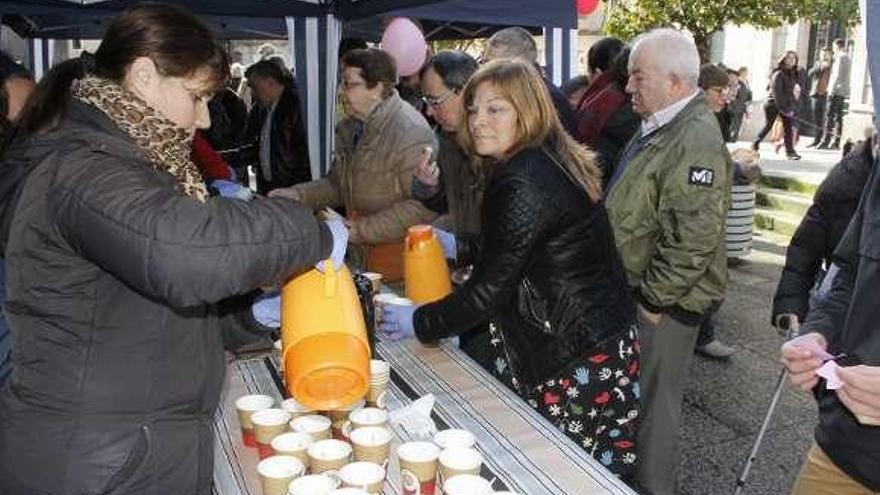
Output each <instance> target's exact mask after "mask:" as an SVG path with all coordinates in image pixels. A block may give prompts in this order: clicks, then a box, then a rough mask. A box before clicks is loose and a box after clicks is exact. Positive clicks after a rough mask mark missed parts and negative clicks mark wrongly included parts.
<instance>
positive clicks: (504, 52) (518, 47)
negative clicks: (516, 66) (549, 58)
mask: <svg viewBox="0 0 880 495" xmlns="http://www.w3.org/2000/svg"><path fill="white" fill-rule="evenodd" d="M499 58H518V59H521V60H525V61H526V62H528V63H531V64H535V65H536V66H537V64H538V45H537V44H535V38H533V37H532V34H531V33H529V32H528V31H526V30H525V29H523V28H521V27H516V26H515V27H509V28H505V29H502V30H500V31H498V32H497V33H495V34H493V35H492V36H491V37H490V38H489V39H488V40H486V50H485V51H484V52H483V57H482V59H481V61H482V63H486V62H490V61H492V60H495V59H499ZM538 72H539V73H541V74H543V72H542V71H541V70H540V69H539V70H538ZM543 79H544V84H545V85H546V86H547V91H549V92H550V98H551V99H552V100H553V106H554V107H556V113H557V114H558V115H559V120H561V121H562V126H563V127H565V130H566V131H568V133H569V134H571V135H572V136H576V135H577V123H576V122H575V119H574V108H572V106H571V104H570V103H569V102H568V98H567V97H566V96H565V93H563V92H562V90H560V89H559V88H557V87H556V85H555V84H553V83H552V82H551V81H550V80H549V79H547V77H546V76H544V77H543Z"/></svg>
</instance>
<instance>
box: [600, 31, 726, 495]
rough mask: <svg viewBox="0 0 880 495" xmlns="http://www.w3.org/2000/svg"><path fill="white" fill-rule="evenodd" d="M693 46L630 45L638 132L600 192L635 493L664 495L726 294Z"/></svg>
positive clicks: (716, 137) (644, 39)
mask: <svg viewBox="0 0 880 495" xmlns="http://www.w3.org/2000/svg"><path fill="white" fill-rule="evenodd" d="M699 72H700V59H699V55H698V54H697V48H696V46H695V45H694V42H693V41H692V40H691V39H690V38H688V37H686V36H685V35H684V34H682V33H680V32H678V31H676V30H673V29H656V30H653V31H650V32H648V33H646V34H644V35H642V36H641V37H640V38H638V39H637V40H636V42H635V44H634V46H633V49H632V53H631V55H630V59H629V74H630V76H629V82H628V84H627V87H626V90H627V92H628V93H630V94H631V95H632V103H633V110H634V111H635V112H636V114H638V115H639V116H640V117H641V121H642V122H641V127H640V129H639V130H638V131H637V132H636V135H635V137H634V138H633V139H632V141H630V143H629V144H628V145H627V147H626V148H625V149H624V151H623V153H622V154H621V158H620V162H619V163H618V165H617V167H616V168H615V172H614V175H613V176H612V177H611V179H610V181H609V184H608V188H609V194H608V198H607V202H606V204H607V208H608V214H609V217H610V219H611V223H612V225H613V227H614V234H615V240H616V242H617V248H618V250H619V251H620V255H621V258H622V259H623V264H624V267H625V268H626V271H627V277H628V280H629V284H630V286H631V287H632V290H633V292H634V294H635V297H636V299H637V300H638V301H639V309H638V313H639V315H638V316H639V322H640V324H641V327H642V329H641V333H640V341H641V378H640V383H641V402H642V417H641V421H642V423H641V426H640V428H639V435H638V440H637V442H638V444H637V451H638V455H639V458H640V459H639V463H640V467H639V471H638V474H637V481H638V482H639V484H641V485H642V487H643V488H644V489H645V490H646V491H647V492H648V493H652V494H655V495H660V494H673V493H675V491H676V489H675V488H676V475H677V473H678V467H679V463H680V456H679V449H678V430H679V424H680V420H681V401H682V397H683V394H684V387H685V385H686V382H687V376H688V369H689V367H690V362H691V356H692V354H693V351H694V345H695V343H696V339H697V333H698V327H699V324H700V321H701V320H702V319H703V317H704V316H705V315H706V314H707V313H708V312H709V311H710V308H712V307H713V306H714V305H716V304H718V303H720V301H721V299H722V297H723V296H724V291H725V286H726V283H727V254H726V252H725V246H724V219H725V216H726V214H727V208H728V197H729V193H730V186H731V180H732V179H731V176H732V170H733V164H732V162H731V160H730V155H729V154H728V153H727V149H726V148H725V146H724V142H723V140H722V139H721V132H720V129H719V127H718V122H717V120H716V119H715V116H714V115H712V112H711V111H710V110H709V108H708V106H707V104H706V98H705V96H704V95H703V94H702V93H701V92H700V90H699V89H698V87H697V81H698V77H699Z"/></svg>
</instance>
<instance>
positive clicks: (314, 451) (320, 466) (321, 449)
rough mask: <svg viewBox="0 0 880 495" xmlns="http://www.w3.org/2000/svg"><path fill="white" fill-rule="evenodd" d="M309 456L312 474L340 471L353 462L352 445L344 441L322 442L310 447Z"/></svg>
mask: <svg viewBox="0 0 880 495" xmlns="http://www.w3.org/2000/svg"><path fill="white" fill-rule="evenodd" d="M308 454H309V470H310V471H311V473H312V474H320V473H325V472H327V471H339V470H340V469H342V466H345V465H346V464H348V463H349V461H350V460H351V445H349V444H347V443H345V442H343V441H342V440H321V441H319V442H315V443H313V444H312V445H311V446H310V447H309V449H308Z"/></svg>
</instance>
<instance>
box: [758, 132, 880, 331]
mask: <svg viewBox="0 0 880 495" xmlns="http://www.w3.org/2000/svg"><path fill="white" fill-rule="evenodd" d="M873 163H874V157H873V156H872V155H871V142H870V140H869V141H866V142H865V143H862V144H860V145H858V146H857V147H856V149H854V150H853V152H852V153H850V154H849V155H847V156H846V157H844V159H843V160H841V161H840V163H838V164H837V165H835V166H834V168H832V169H831V171H830V172H829V173H828V176H827V177H825V180H823V181H822V184H821V185H820V186H819V189H818V190H817V191H816V195H815V196H814V198H813V204H812V206H810V208H809V209H808V210H807V213H806V215H805V216H804V219H803V220H801V224H800V225H799V226H798V229H797V231H796V232H795V233H794V237H792V238H791V243H789V245H788V250H787V252H786V256H785V268H783V269H782V277H781V278H780V279H779V286H778V287H777V288H776V295H775V296H774V297H773V316H772V322H773V323H774V324H775V322H776V319H777V317H778V316H779V315H782V314H786V313H792V314H795V315H797V317H798V321H804V317H805V316H806V315H807V310H808V308H809V302H810V290H811V289H812V288H813V286H814V285H815V284H816V280H817V276H818V275H819V273H820V270H821V268H822V265H823V264H828V262H830V261H831V256H832V255H833V254H834V248H836V247H837V244H838V243H839V242H840V238H841V237H843V233H844V232H845V231H846V227H847V225H849V222H850V220H851V219H852V216H853V213H855V211H856V207H857V206H858V205H859V198H860V197H861V196H862V191H863V190H864V188H865V182H866V181H867V180H868V174H869V173H870V172H871V165H872V164H873Z"/></svg>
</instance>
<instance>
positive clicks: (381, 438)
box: [349, 426, 393, 465]
mask: <svg viewBox="0 0 880 495" xmlns="http://www.w3.org/2000/svg"><path fill="white" fill-rule="evenodd" d="M392 438H393V435H392V434H391V431H390V430H389V429H388V428H385V427H382V426H365V427H363V428H356V429H354V430H352V432H351V435H350V436H349V440H350V441H351V446H352V450H353V451H354V460H355V461H368V462H375V463H376V464H379V465H384V464H385V461H387V460H388V457H389V455H390V453H391V440H392Z"/></svg>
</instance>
